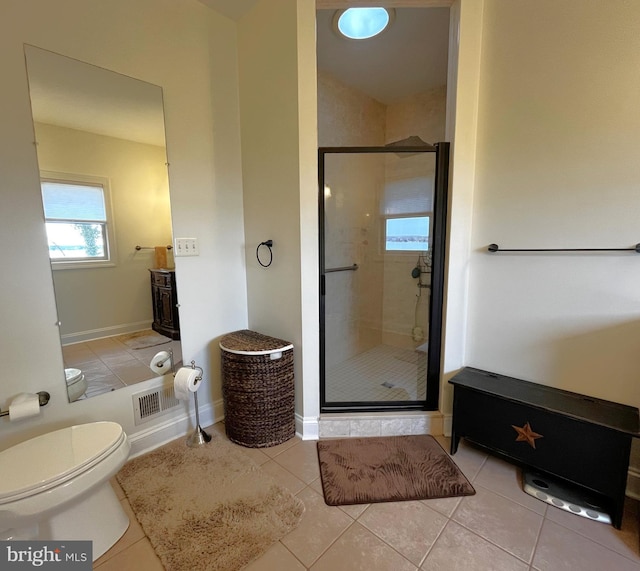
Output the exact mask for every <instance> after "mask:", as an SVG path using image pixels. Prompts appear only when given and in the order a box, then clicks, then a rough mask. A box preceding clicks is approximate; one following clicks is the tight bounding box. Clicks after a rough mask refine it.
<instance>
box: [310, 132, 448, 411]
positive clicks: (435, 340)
mask: <svg viewBox="0 0 640 571" xmlns="http://www.w3.org/2000/svg"><path fill="white" fill-rule="evenodd" d="M449 152H450V144H449V143H448V142H439V143H435V144H434V145H420V146H386V147H319V148H318V219H319V265H320V412H321V413H330V412H334V413H336V412H385V411H412V410H414V411H430V410H438V406H439V399H440V372H441V357H442V321H443V309H444V307H443V306H444V274H445V258H446V228H447V205H448V194H449V192H448V191H449ZM357 153H361V154H362V153H397V154H399V153H435V155H436V161H435V163H436V164H435V180H434V202H433V216H432V235H433V241H432V245H431V255H432V268H431V295H430V297H429V344H428V347H427V388H426V398H425V400H420V401H418V400H412V401H349V402H328V401H327V399H326V368H325V350H326V343H325V333H326V329H325V294H326V286H325V274H326V273H327V272H326V267H325V230H324V229H325V197H324V186H325V173H324V168H325V156H326V155H330V154H357Z"/></svg>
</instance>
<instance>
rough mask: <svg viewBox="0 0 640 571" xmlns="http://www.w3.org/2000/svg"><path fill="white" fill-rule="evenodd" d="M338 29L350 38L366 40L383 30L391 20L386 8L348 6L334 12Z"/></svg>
mask: <svg viewBox="0 0 640 571" xmlns="http://www.w3.org/2000/svg"><path fill="white" fill-rule="evenodd" d="M336 20H337V21H336V26H337V29H338V31H339V32H340V33H341V34H342V35H343V36H345V37H347V38H350V39H352V40H366V39H367V38H373V36H377V35H378V34H380V33H381V32H383V31H384V30H385V29H386V28H387V27H388V26H389V24H390V22H391V12H390V11H389V10H387V9H386V8H349V9H347V10H344V11H342V12H338V13H337V14H336Z"/></svg>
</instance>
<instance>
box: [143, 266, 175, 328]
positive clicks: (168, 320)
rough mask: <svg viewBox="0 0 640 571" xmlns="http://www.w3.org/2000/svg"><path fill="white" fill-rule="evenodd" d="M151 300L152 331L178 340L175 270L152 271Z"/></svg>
mask: <svg viewBox="0 0 640 571" xmlns="http://www.w3.org/2000/svg"><path fill="white" fill-rule="evenodd" d="M149 272H150V274H151V299H152V302H153V323H152V325H151V327H152V328H153V330H154V331H157V332H158V333H161V334H162V335H166V336H167V337H171V339H180V320H179V317H178V296H177V293H176V272H175V270H165V269H152V270H149Z"/></svg>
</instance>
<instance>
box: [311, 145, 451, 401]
mask: <svg viewBox="0 0 640 571" xmlns="http://www.w3.org/2000/svg"><path fill="white" fill-rule="evenodd" d="M416 143H417V144H416ZM318 159H319V160H318V165H319V212H320V280H321V281H320V398H321V403H320V404H321V412H357V411H363V412H364V411H385V410H389V411H391V410H437V409H438V394H439V379H440V354H441V329H442V305H443V289H444V260H445V228H446V211H447V187H448V171H449V143H437V144H435V145H429V144H426V143H423V142H422V141H421V140H420V139H418V138H417V137H411V138H409V139H407V140H406V141H404V142H399V143H397V144H395V143H392V144H390V145H387V146H385V147H321V148H320V149H319V156H318Z"/></svg>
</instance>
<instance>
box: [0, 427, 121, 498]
mask: <svg viewBox="0 0 640 571" xmlns="http://www.w3.org/2000/svg"><path fill="white" fill-rule="evenodd" d="M123 436H124V432H123V430H122V427H121V426H120V425H119V424H117V423H115V422H91V423H89V424H80V425H77V426H69V427H67V428H63V429H61V430H56V431H54V432H49V433H48V434H43V435H42V436H37V437H35V438H32V439H31V440H27V441H25V442H21V443H20V444H17V445H15V446H12V447H11V448H8V449H7V450H3V451H2V452H0V474H2V478H0V501H2V500H3V499H7V498H8V496H11V499H17V498H16V496H18V495H25V494H26V493H27V492H33V491H34V490H36V489H37V491H38V492H41V491H44V490H46V489H47V488H50V487H52V486H54V485H57V484H58V483H60V482H61V481H62V480H65V479H69V478H71V477H72V476H73V475H75V474H77V473H78V472H80V471H84V470H87V469H89V468H90V467H91V465H93V464H96V463H97V462H99V461H100V460H101V459H102V457H104V456H105V455H107V454H109V453H110V452H111V450H112V449H113V448H115V447H117V446H118V445H119V444H120V443H121V442H122V439H123Z"/></svg>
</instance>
